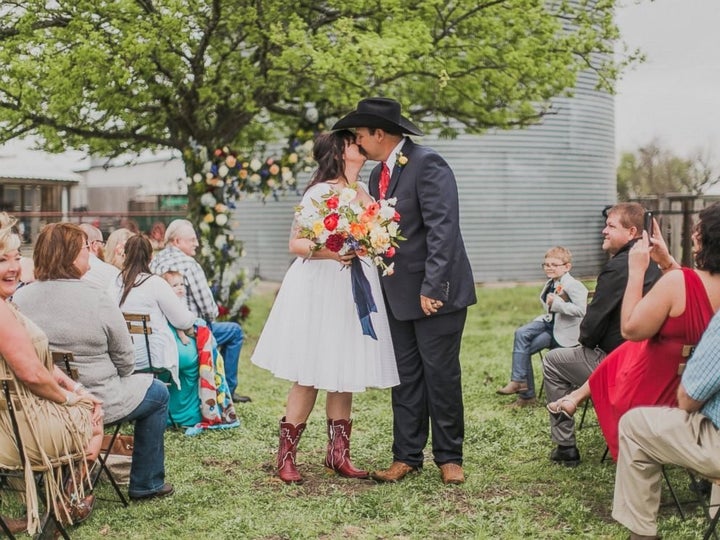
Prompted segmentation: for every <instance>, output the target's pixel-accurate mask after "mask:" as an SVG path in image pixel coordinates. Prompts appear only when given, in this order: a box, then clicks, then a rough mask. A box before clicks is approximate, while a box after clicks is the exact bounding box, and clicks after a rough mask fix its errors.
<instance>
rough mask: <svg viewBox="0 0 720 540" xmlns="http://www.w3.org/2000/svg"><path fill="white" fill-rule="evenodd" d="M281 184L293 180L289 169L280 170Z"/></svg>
mask: <svg viewBox="0 0 720 540" xmlns="http://www.w3.org/2000/svg"><path fill="white" fill-rule="evenodd" d="M282 179H283V182H290V180H292V179H293V173H292V171H291V170H290V168H289V167H283V169H282Z"/></svg>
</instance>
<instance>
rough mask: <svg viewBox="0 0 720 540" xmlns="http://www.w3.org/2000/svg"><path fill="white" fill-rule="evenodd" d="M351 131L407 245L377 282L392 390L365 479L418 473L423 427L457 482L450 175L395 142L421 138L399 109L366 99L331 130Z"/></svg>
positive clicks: (462, 273) (458, 249)
mask: <svg viewBox="0 0 720 540" xmlns="http://www.w3.org/2000/svg"><path fill="white" fill-rule="evenodd" d="M346 128H355V134H356V142H357V144H358V146H360V148H361V149H362V152H363V153H364V154H365V155H367V157H368V158H369V159H372V160H375V161H379V162H381V163H379V164H378V165H377V166H376V167H375V168H374V169H373V170H372V172H371V173H370V181H369V187H370V194H371V195H372V196H373V197H375V198H376V199H383V198H387V199H389V198H391V197H395V198H397V205H396V210H397V211H398V213H399V214H400V230H401V232H402V235H403V236H404V237H405V238H407V240H405V241H404V242H401V244H400V247H399V248H398V249H397V252H396V255H395V256H394V258H393V261H394V263H395V273H394V274H393V275H392V276H384V277H383V278H382V280H381V281H382V288H383V293H384V297H385V303H386V305H387V307H388V309H387V312H388V319H389V322H390V331H391V334H392V339H393V345H394V348H395V357H396V359H397V366H398V372H399V374H400V385H399V386H396V387H394V388H393V389H392V407H393V463H392V465H390V467H389V468H388V469H384V470H379V471H375V472H373V473H372V477H373V478H374V479H375V480H377V481H380V482H396V481H398V480H401V479H402V478H404V477H405V476H406V475H407V474H408V473H410V472H413V471H419V470H420V469H421V468H422V465H423V449H424V448H425V445H426V443H427V440H428V433H429V430H430V427H432V449H433V456H434V460H435V463H436V464H437V465H438V466H439V467H440V473H441V476H442V480H443V482H444V483H446V484H461V483H463V482H464V481H465V476H464V474H463V469H462V460H463V453H462V446H463V438H464V431H465V425H464V418H463V401H462V385H461V381H460V342H461V339H462V332H463V327H464V325H465V317H466V315H467V306H469V305H471V304H474V303H475V302H476V298H475V284H474V281H473V275H472V270H471V269H470V262H469V261H468V258H467V254H466V253H465V246H464V244H463V240H462V235H461V234H460V222H459V221H460V220H459V215H458V194H457V186H456V184H455V176H454V175H453V172H452V170H451V169H450V167H449V165H448V164H447V163H446V162H445V160H444V159H443V158H442V157H440V155H439V154H438V153H437V152H435V151H434V150H432V149H430V148H427V147H425V146H419V145H416V144H415V143H413V142H412V141H411V140H410V139H409V138H408V137H406V136H405V134H410V135H422V132H421V131H420V130H419V129H418V128H417V127H416V126H415V125H414V124H413V123H412V122H410V121H409V120H408V119H407V118H405V117H404V116H402V115H401V114H400V104H399V103H398V102H397V101H394V100H392V99H387V98H367V99H363V100H362V101H360V102H359V103H358V105H357V108H356V110H354V111H352V112H351V113H350V114H348V115H347V116H345V117H344V118H342V119H341V120H339V121H338V122H337V123H336V124H335V125H334V126H333V128H332V129H333V130H336V129H346Z"/></svg>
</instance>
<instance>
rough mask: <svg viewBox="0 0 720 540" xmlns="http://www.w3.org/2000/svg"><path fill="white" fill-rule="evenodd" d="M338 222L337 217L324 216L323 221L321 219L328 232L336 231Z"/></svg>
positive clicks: (334, 215)
mask: <svg viewBox="0 0 720 540" xmlns="http://www.w3.org/2000/svg"><path fill="white" fill-rule="evenodd" d="M338 221H340V216H339V215H337V214H329V215H327V216H325V219H323V224H324V225H325V228H326V229H327V230H328V231H334V230H335V229H337V226H338Z"/></svg>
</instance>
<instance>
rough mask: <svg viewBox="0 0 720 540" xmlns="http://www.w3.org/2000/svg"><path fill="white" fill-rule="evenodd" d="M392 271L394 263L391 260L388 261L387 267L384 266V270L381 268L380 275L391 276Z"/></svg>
mask: <svg viewBox="0 0 720 540" xmlns="http://www.w3.org/2000/svg"><path fill="white" fill-rule="evenodd" d="M394 273H395V263H394V262H392V263H390V266H388V267H387V268H385V270H383V273H382V275H383V276H392V275H393V274H394Z"/></svg>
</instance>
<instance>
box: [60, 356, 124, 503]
mask: <svg viewBox="0 0 720 540" xmlns="http://www.w3.org/2000/svg"><path fill="white" fill-rule="evenodd" d="M51 354H52V360H53V364H55V365H56V366H58V367H59V368H60V369H62V370H63V371H64V372H65V373H66V374H67V376H68V377H70V378H71V379H72V380H73V381H77V380H78V378H79V377H78V370H77V368H76V367H73V366H72V363H71V362H73V353H71V352H69V351H51ZM121 426H122V424H118V425H116V426H113V427H115V430H114V431H113V434H112V436H111V438H112V440H115V439H116V438H117V435H118V434H119V433H120V427H121ZM106 427H107V426H106ZM111 447H112V444H110V448H111ZM110 448H108V449H107V450H105V449H103V450H105V452H104V453H103V450H101V451H100V455H98V464H99V466H98V467H96V468H97V472H96V473H95V475H94V476H93V478H92V484H93V485H95V484H96V483H97V481H98V479H99V478H100V475H101V474H102V472H103V471H105V475H106V476H107V478H108V479H109V480H110V484H111V485H112V487H113V489H114V490H115V493H116V494H117V496H118V498H119V499H120V502H122V504H123V506H127V505H128V502H127V500H126V499H125V495H123V492H122V490H121V489H120V485H119V484H118V483H117V480H115V477H114V476H113V475H112V473H111V471H110V470H109V469H108V467H107V465H106V461H107V458H108V455H109V454H110Z"/></svg>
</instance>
